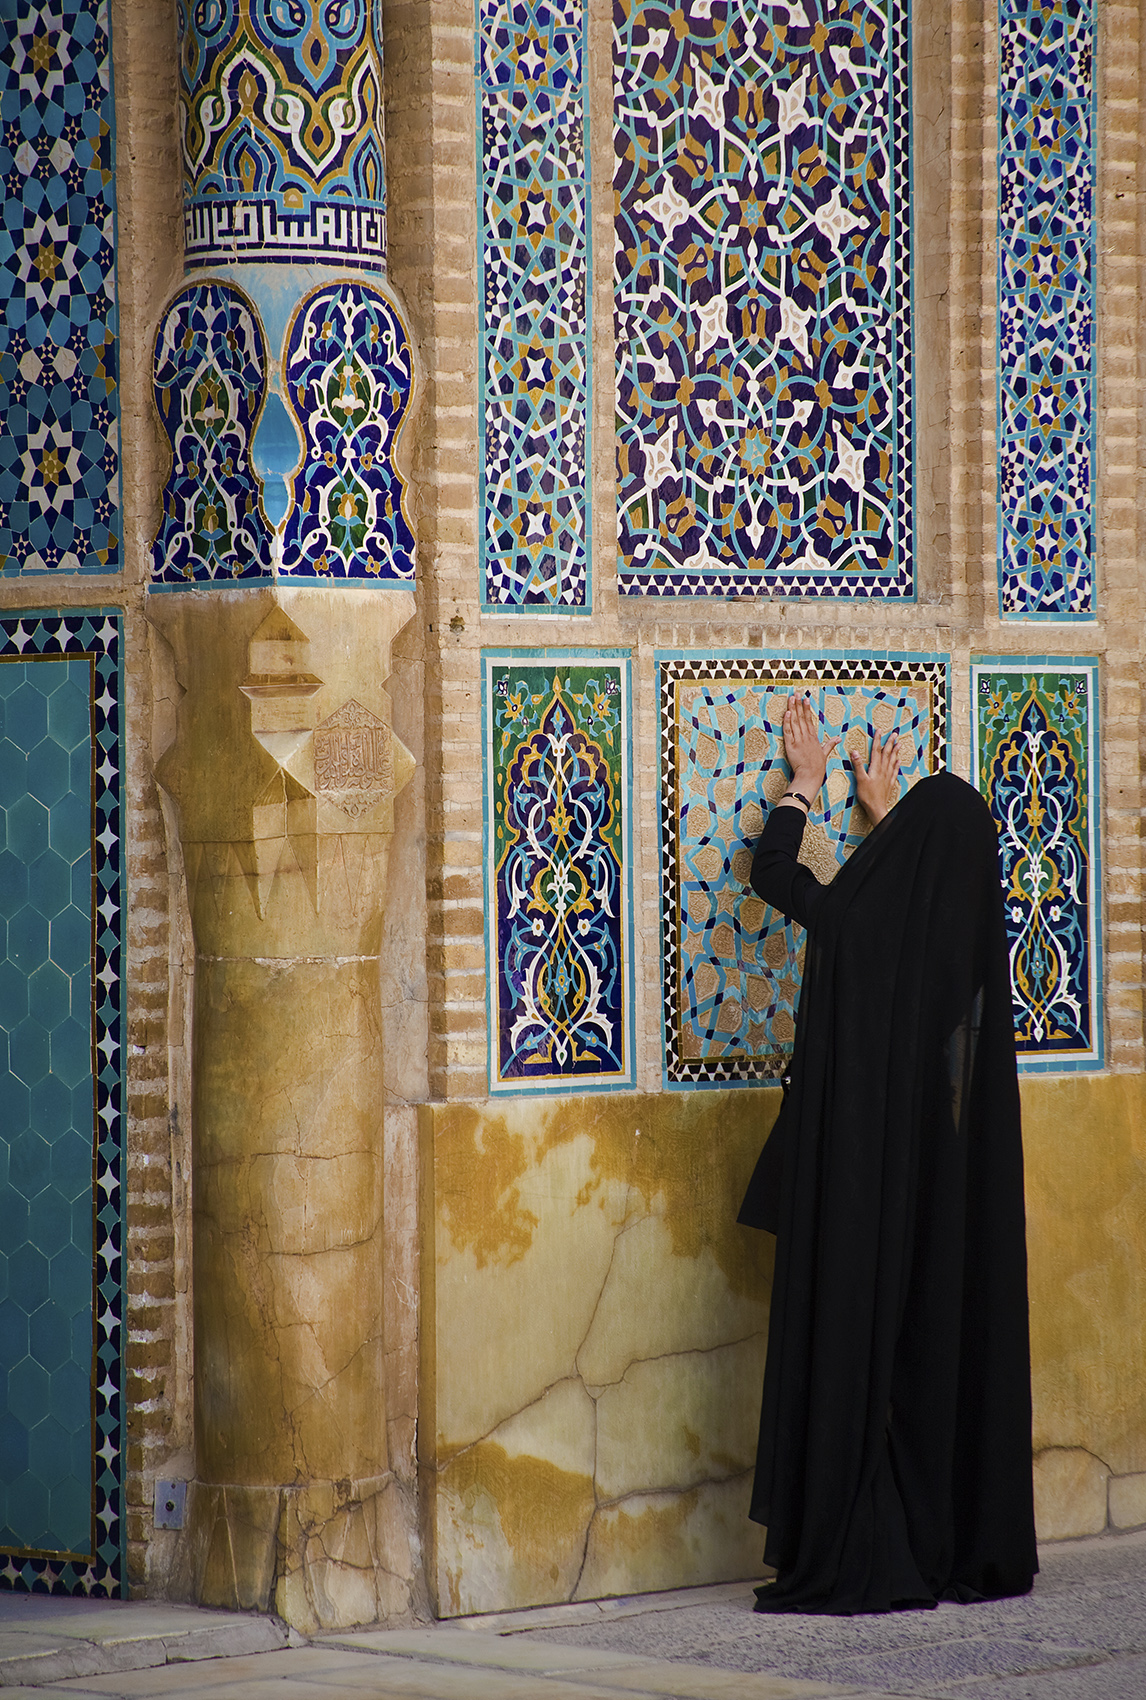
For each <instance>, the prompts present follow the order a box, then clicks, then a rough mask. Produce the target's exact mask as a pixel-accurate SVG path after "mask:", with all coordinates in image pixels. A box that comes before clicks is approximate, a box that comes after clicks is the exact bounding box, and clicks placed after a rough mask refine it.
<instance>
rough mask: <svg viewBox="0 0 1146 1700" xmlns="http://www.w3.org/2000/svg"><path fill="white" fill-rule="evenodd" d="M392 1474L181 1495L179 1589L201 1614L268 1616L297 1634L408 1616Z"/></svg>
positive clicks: (400, 1513)
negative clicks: (207, 1609) (209, 1610)
mask: <svg viewBox="0 0 1146 1700" xmlns="http://www.w3.org/2000/svg"><path fill="white" fill-rule="evenodd" d="M406 1494H407V1490H406V1489H404V1488H403V1487H402V1485H401V1484H400V1483H399V1482H397V1481H396V1480H395V1478H394V1477H393V1476H392V1475H390V1474H387V1475H383V1476H369V1477H366V1478H365V1479H363V1480H362V1481H339V1482H310V1483H308V1484H307V1485H306V1486H305V1487H244V1486H238V1485H231V1486H228V1487H211V1486H209V1485H208V1484H206V1483H204V1482H191V1483H190V1484H189V1486H188V1493H187V1512H186V1517H187V1524H186V1536H185V1541H184V1573H183V1577H182V1578H181V1580H182V1582H183V1587H182V1588H181V1589H180V1590H179V1591H180V1592H182V1593H185V1594H186V1595H188V1596H189V1597H190V1598H192V1599H193V1600H195V1602H196V1603H197V1604H199V1605H204V1606H216V1607H219V1608H220V1609H222V1610H224V1611H273V1612H276V1613H277V1614H278V1616H279V1617H281V1618H282V1619H283V1620H284V1622H286V1623H288V1624H290V1626H291V1627H292V1628H293V1629H297V1630H299V1631H300V1632H301V1633H302V1634H304V1635H314V1634H317V1633H318V1632H319V1631H320V1630H330V1629H351V1628H353V1627H355V1626H356V1625H358V1624H363V1623H377V1622H380V1621H382V1620H385V1621H386V1622H387V1623H390V1624H393V1623H394V1622H395V1621H398V1622H400V1621H401V1620H402V1619H403V1618H404V1617H407V1616H409V1614H410V1613H411V1611H412V1608H413V1605H414V1590H415V1586H416V1570H417V1554H416V1553H415V1552H414V1551H413V1549H412V1546H411V1542H410V1535H409V1530H410V1528H411V1526H412V1518H411V1514H410V1508H409V1507H408V1506H407V1504H406Z"/></svg>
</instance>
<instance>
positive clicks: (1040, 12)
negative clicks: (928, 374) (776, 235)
mask: <svg viewBox="0 0 1146 1700" xmlns="http://www.w3.org/2000/svg"><path fill="white" fill-rule="evenodd" d="M1094 52H1095V7H1094V6H1093V4H1092V3H1091V0H1043V3H1042V4H1039V5H1033V6H1032V5H1030V4H1028V0H1002V3H1001V4H1000V7H999V299H998V349H999V448H998V453H999V606H1000V612H1001V613H1002V615H1003V616H1004V618H1006V617H1007V616H1011V617H1013V618H1023V619H1032V618H1033V619H1039V618H1041V619H1050V620H1063V619H1072V618H1073V619H1080V618H1081V619H1093V618H1094V614H1095V607H1094V512H1093V486H1094V410H1095V391H1094V385H1095V369H1094V325H1095V320H1096V312H1095V283H1096V272H1095V231H1094V216H1093V196H1094V184H1095V175H1096V155H1095V146H1096V143H1095V135H1096V130H1095V122H1094V120H1095V81H1094Z"/></svg>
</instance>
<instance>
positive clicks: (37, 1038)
mask: <svg viewBox="0 0 1146 1700" xmlns="http://www.w3.org/2000/svg"><path fill="white" fill-rule="evenodd" d="M51 1066H52V1059H51V1051H50V1048H49V1041H48V1032H47V1029H46V1028H45V1027H44V1026H42V1024H41V1023H40V1022H38V1021H33V1020H32V1017H31V1016H30V1015H29V1016H28V1017H26V1019H25V1020H23V1021H21V1022H20V1023H19V1024H18V1025H17V1026H15V1027H13V1029H12V1031H11V1033H9V1035H8V1067H9V1068H10V1069H11V1070H12V1073H13V1074H14V1075H15V1076H16V1077H17V1079H18V1080H22V1081H23V1082H24V1084H25V1086H35V1084H36V1082H37V1080H42V1079H43V1077H44V1076H45V1074H47V1072H48V1070H49V1068H50V1067H51Z"/></svg>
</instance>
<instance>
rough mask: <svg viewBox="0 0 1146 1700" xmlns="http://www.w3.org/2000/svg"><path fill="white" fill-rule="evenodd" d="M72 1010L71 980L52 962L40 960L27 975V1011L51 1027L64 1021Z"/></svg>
mask: <svg viewBox="0 0 1146 1700" xmlns="http://www.w3.org/2000/svg"><path fill="white" fill-rule="evenodd" d="M71 1010H72V982H71V980H70V979H69V978H68V976H67V975H66V974H65V973H64V972H63V970H62V969H60V968H57V967H56V965H55V963H54V962H41V964H40V966H39V967H38V968H37V969H36V970H35V972H34V973H32V974H30V975H29V976H28V1013H29V1015H31V1016H32V1017H33V1018H34V1019H35V1020H36V1021H40V1022H43V1024H44V1026H45V1027H47V1028H49V1029H51V1028H54V1027H58V1026H59V1025H60V1023H61V1022H63V1021H66V1020H67V1019H68V1017H69V1016H70V1015H71Z"/></svg>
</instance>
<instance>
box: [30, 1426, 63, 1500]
mask: <svg viewBox="0 0 1146 1700" xmlns="http://www.w3.org/2000/svg"><path fill="white" fill-rule="evenodd" d="M70 1440H71V1435H70V1434H69V1433H68V1431H67V1429H65V1428H64V1426H63V1424H62V1423H60V1422H58V1421H57V1420H56V1418H55V1417H41V1418H40V1421H39V1422H38V1423H35V1424H33V1426H32V1428H31V1429H30V1430H29V1433H28V1468H29V1470H30V1471H31V1472H32V1474H33V1475H34V1476H38V1477H39V1478H40V1480H41V1481H42V1482H45V1483H46V1484H47V1486H48V1487H50V1488H54V1487H58V1486H59V1484H60V1483H61V1482H62V1481H64V1479H65V1478H66V1477H67V1476H68V1475H70V1473H71V1459H70V1457H69V1454H70V1452H71V1447H70V1446H69V1444H68V1442H69V1441H70ZM55 1522H56V1519H55V1516H54V1514H53V1516H52V1523H53V1526H54V1525H55Z"/></svg>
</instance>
